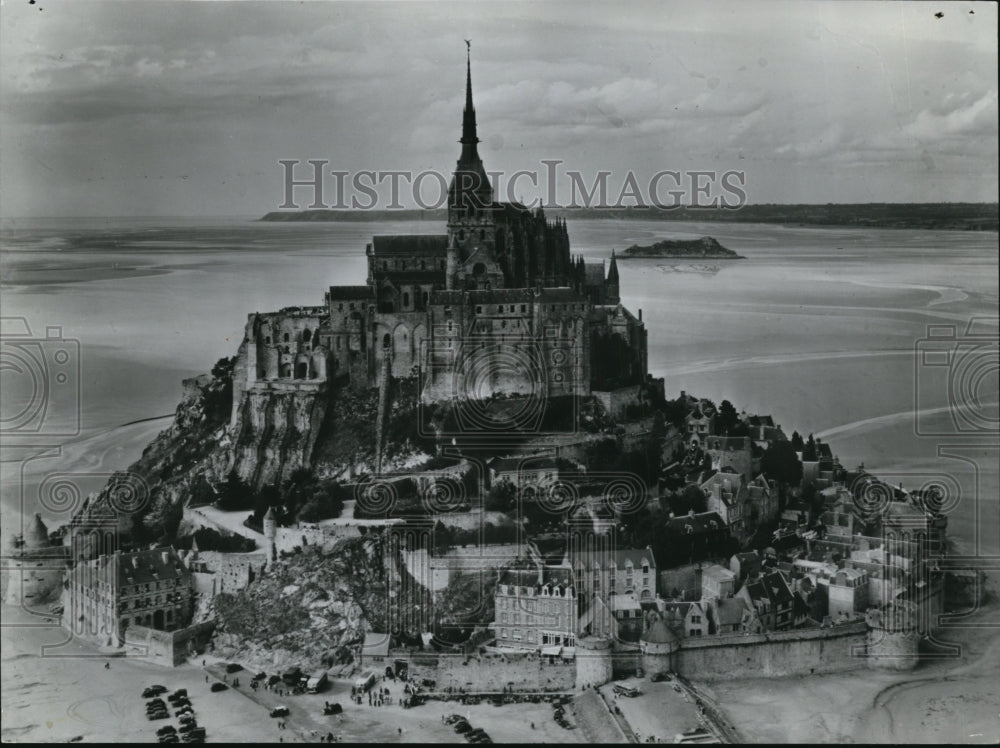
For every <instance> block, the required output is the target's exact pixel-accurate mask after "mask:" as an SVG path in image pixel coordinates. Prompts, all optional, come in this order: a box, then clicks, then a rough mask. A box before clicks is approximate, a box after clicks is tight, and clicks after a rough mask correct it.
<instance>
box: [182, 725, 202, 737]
mask: <svg viewBox="0 0 1000 748" xmlns="http://www.w3.org/2000/svg"><path fill="white" fill-rule="evenodd" d="M184 737H185V738H204V737H205V728H204V727H196V728H194V729H193V730H191V731H190V732H189V733H187V734H186V735H185V736H184Z"/></svg>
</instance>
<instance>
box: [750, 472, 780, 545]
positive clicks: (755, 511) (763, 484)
mask: <svg viewBox="0 0 1000 748" xmlns="http://www.w3.org/2000/svg"><path fill="white" fill-rule="evenodd" d="M746 492H747V502H748V504H749V505H748V506H747V507H746V508H745V510H744V515H743V521H744V523H745V525H746V528H747V532H752V531H753V529H754V528H756V527H757V526H758V525H761V524H770V523H771V522H773V521H774V519H775V517H777V516H778V488H777V486H776V485H775V483H774V481H769V480H768V479H767V478H766V477H765V476H764V475H763V474H760V475H758V476H757V477H756V478H754V479H753V480H751V481H749V482H748V483H747V484H746Z"/></svg>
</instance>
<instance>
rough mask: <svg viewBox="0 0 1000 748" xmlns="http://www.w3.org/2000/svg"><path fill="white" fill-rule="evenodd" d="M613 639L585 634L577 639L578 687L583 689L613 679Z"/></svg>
mask: <svg viewBox="0 0 1000 748" xmlns="http://www.w3.org/2000/svg"><path fill="white" fill-rule="evenodd" d="M611 670H612V661H611V640H610V639H608V638H606V637H603V636H585V637H583V638H581V639H577V640H576V687H577V689H578V690H581V691H582V690H583V689H585V688H588V687H590V686H601V685H604V684H605V683H608V682H609V681H610V680H611Z"/></svg>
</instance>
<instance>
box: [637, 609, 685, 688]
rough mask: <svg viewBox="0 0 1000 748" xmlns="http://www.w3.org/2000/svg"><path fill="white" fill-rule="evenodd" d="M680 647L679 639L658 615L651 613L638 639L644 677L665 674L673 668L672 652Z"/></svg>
mask: <svg viewBox="0 0 1000 748" xmlns="http://www.w3.org/2000/svg"><path fill="white" fill-rule="evenodd" d="M679 648H680V640H679V639H678V638H677V636H676V635H675V634H674V632H673V631H671V630H670V629H669V628H668V627H667V624H666V623H664V622H663V619H662V618H660V616H658V615H656V614H655V613H654V614H653V620H652V621H651V622H650V624H649V628H648V629H647V630H646V633H645V634H644V635H643V637H642V639H641V640H640V641H639V650H640V651H641V652H642V669H643V670H644V671H645V673H646V677H648V678H652V677H653V676H654V675H659V674H664V675H665V674H666V673H669V672H671V671H672V670H673V657H672V656H673V653H674V652H676V651H677V650H678V649H679Z"/></svg>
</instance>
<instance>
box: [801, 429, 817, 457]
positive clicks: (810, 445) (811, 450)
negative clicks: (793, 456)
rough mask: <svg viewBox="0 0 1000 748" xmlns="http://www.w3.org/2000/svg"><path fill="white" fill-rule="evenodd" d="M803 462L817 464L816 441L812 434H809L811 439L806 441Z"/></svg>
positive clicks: (803, 449)
mask: <svg viewBox="0 0 1000 748" xmlns="http://www.w3.org/2000/svg"><path fill="white" fill-rule="evenodd" d="M802 461H803V462H816V440H815V439H813V435H812V434H809V439H808V440H807V441H806V444H805V446H804V447H803V448H802Z"/></svg>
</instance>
